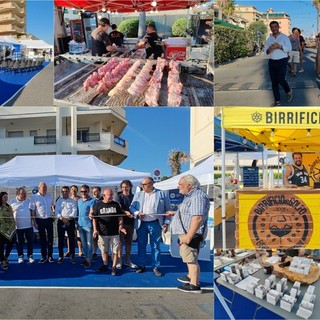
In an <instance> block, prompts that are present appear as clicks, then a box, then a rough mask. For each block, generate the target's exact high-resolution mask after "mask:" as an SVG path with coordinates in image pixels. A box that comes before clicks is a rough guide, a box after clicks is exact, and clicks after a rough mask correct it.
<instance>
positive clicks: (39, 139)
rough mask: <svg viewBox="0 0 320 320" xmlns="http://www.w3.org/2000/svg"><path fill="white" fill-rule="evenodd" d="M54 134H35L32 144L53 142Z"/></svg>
mask: <svg viewBox="0 0 320 320" xmlns="http://www.w3.org/2000/svg"><path fill="white" fill-rule="evenodd" d="M55 143H56V136H37V137H34V144H55Z"/></svg>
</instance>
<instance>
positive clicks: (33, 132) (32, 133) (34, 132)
mask: <svg viewBox="0 0 320 320" xmlns="http://www.w3.org/2000/svg"><path fill="white" fill-rule="evenodd" d="M29 133H30V137H36V136H37V135H38V131H37V130H30V131H29Z"/></svg>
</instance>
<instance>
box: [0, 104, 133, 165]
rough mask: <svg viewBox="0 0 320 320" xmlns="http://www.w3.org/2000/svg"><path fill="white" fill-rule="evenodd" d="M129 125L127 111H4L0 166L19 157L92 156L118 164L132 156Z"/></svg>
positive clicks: (0, 125)
mask: <svg viewBox="0 0 320 320" xmlns="http://www.w3.org/2000/svg"><path fill="white" fill-rule="evenodd" d="M126 125H127V120H126V119H125V111H124V109H123V108H116V109H110V108H101V107H98V108H95V107H90V108H89V107H42V108H41V109H39V108H37V107H28V108H23V107H21V108H18V107H16V108H2V109H0V145H1V146H2V147H1V148H0V164H3V163H4V162H6V161H8V160H10V159H12V158H14V157H15V156H17V155H41V154H42V155H44V154H92V155H95V156H96V157H97V158H99V159H100V160H102V161H104V162H106V163H108V164H110V165H118V164H120V163H121V162H122V161H123V160H124V159H125V158H126V157H127V154H128V144H127V141H125V140H123V139H122V138H121V137H120V136H121V134H122V132H123V130H124V129H125V127H126Z"/></svg>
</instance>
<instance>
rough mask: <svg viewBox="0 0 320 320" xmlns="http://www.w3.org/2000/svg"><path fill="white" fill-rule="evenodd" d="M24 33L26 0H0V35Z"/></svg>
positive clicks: (20, 34)
mask: <svg viewBox="0 0 320 320" xmlns="http://www.w3.org/2000/svg"><path fill="white" fill-rule="evenodd" d="M25 34H26V0H1V1H0V36H13V37H20V36H22V35H25Z"/></svg>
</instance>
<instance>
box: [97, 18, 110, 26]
mask: <svg viewBox="0 0 320 320" xmlns="http://www.w3.org/2000/svg"><path fill="white" fill-rule="evenodd" d="M99 25H100V26H102V27H105V26H106V25H110V20H109V19H108V18H101V19H100V21H99Z"/></svg>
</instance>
